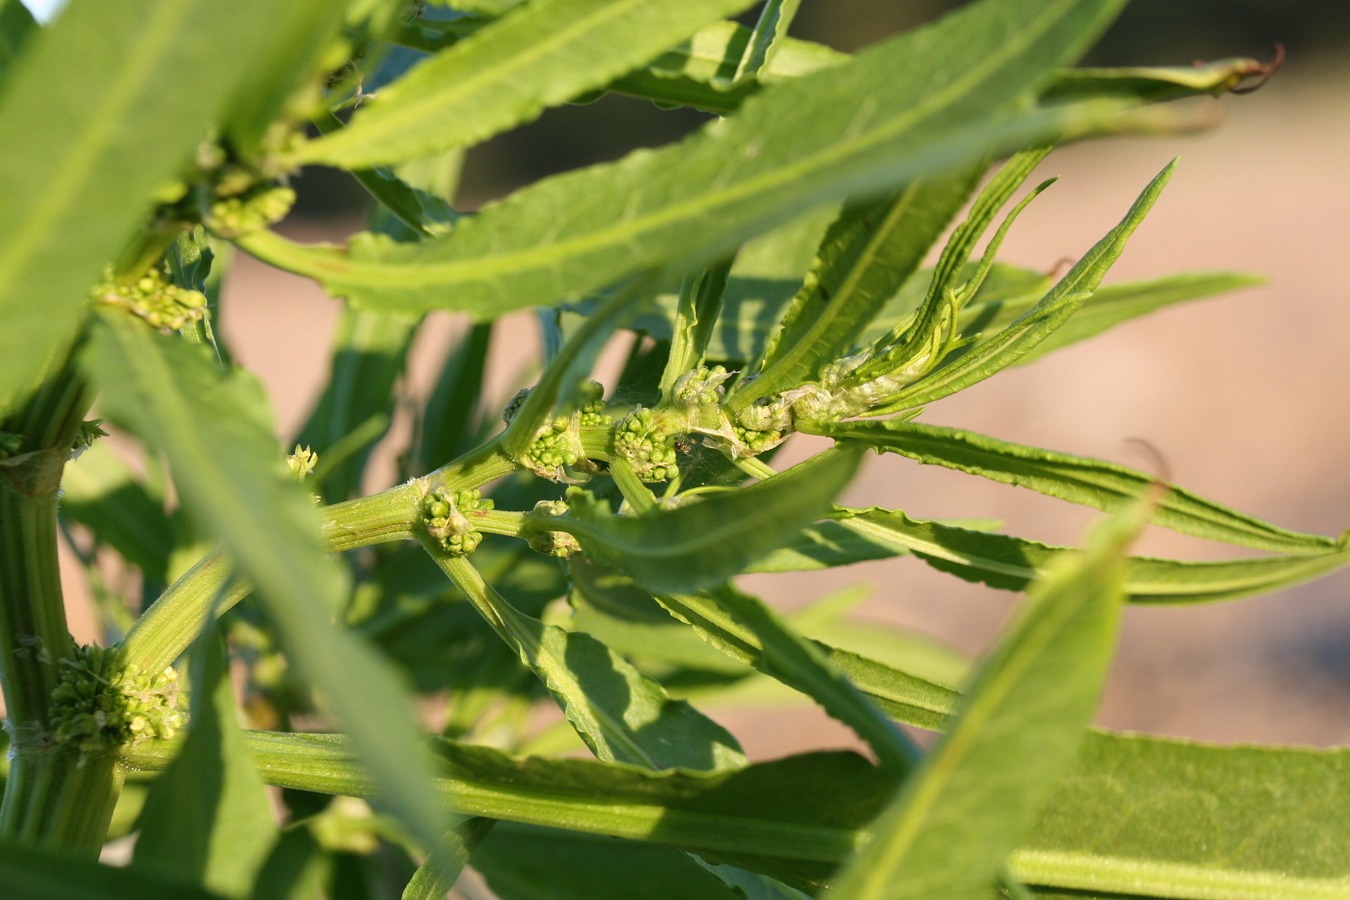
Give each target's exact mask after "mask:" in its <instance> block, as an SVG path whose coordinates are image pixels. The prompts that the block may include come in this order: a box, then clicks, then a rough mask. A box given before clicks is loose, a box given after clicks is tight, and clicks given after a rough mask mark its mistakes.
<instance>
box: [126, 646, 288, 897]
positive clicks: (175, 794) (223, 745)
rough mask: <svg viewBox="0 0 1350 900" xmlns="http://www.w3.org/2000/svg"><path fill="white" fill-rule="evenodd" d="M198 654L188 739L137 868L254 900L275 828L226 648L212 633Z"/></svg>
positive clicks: (153, 795) (151, 816) (156, 795)
mask: <svg viewBox="0 0 1350 900" xmlns="http://www.w3.org/2000/svg"><path fill="white" fill-rule="evenodd" d="M193 655H194V660H193V663H194V665H193V677H192V679H191V681H192V717H191V723H190V725H189V727H188V735H187V740H185V741H184V742H183V749H182V752H180V753H179V754H178V756H177V757H175V758H174V761H173V763H172V764H171V765H170V766H169V768H168V769H166V770H165V772H164V774H162V775H161V776H160V777H159V778H158V779H156V781H155V783H154V786H153V787H152V788H151V789H150V796H149V797H148V798H147V799H146V802H145V808H144V810H143V811H142V813H141V820H140V836H139V837H138V838H137V839H136V855H135V857H134V859H133V861H132V869H133V871H138V872H160V873H163V874H164V875H165V876H168V877H175V878H179V879H181V880H183V881H186V882H188V883H195V884H200V885H202V886H203V887H205V888H208V889H210V890H213V891H216V892H217V893H219V894H221V895H222V896H226V897H240V898H245V897H251V896H252V893H253V891H252V888H253V881H254V877H255V876H256V874H257V872H258V870H259V869H260V868H261V867H262V864H263V861H264V860H265V859H266V857H267V855H268V853H269V851H270V850H271V848H272V844H273V842H274V841H275V840H276V838H277V826H276V822H275V819H274V818H273V815H272V807H271V803H270V802H269V800H268V798H267V791H266V785H265V784H264V783H263V780H262V776H261V775H260V774H258V770H257V768H256V767H255V766H254V764H253V759H252V757H250V756H249V753H248V749H247V748H246V747H245V746H244V736H243V733H242V732H241V731H240V729H239V725H238V723H237V717H238V710H237V709H236V706H235V702H234V691H233V689H232V688H231V686H230V682H229V679H227V678H226V677H225V653H224V647H223V645H220V644H218V642H217V641H216V639H215V638H214V637H213V636H211V634H210V633H209V632H208V633H207V634H206V635H204V636H203V638H202V639H200V640H199V641H198V646H197V649H196V651H195V652H194V654H193Z"/></svg>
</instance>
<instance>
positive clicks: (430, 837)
mask: <svg viewBox="0 0 1350 900" xmlns="http://www.w3.org/2000/svg"><path fill="white" fill-rule="evenodd" d="M201 350H202V348H201V347H198V346H192V345H188V344H185V343H183V342H181V341H174V340H172V339H165V338H162V337H161V336H159V335H154V334H152V333H150V332H149V330H148V329H146V328H145V327H144V326H143V325H142V324H141V323H140V322H139V321H138V320H131V318H130V317H126V316H120V315H116V314H114V315H109V316H106V317H104V318H101V319H100V320H99V322H98V327H97V328H95V330H94V335H93V339H92V346H91V351H90V352H89V353H88V354H87V355H86V360H85V362H86V365H87V368H88V370H89V373H90V374H91V375H92V376H93V377H94V378H95V379H96V380H97V382H98V383H99V385H100V386H101V387H102V389H103V394H102V398H103V399H102V403H103V408H104V409H105V411H106V412H107V413H108V415H109V417H110V418H112V419H113V420H114V421H117V422H119V423H122V424H124V425H126V426H128V427H129V428H130V429H131V430H132V431H133V432H135V433H136V434H137V435H139V436H140V437H141V438H142V439H143V440H145V441H146V442H147V443H148V444H150V445H151V446H153V447H154V448H156V449H157V450H159V451H160V452H162V453H163V454H164V455H165V457H166V458H167V459H168V461H169V464H170V466H171V467H172V469H173V475H174V483H175V485H176V487H177V488H178V490H179V492H180V496H181V497H182V499H183V503H184V505H185V506H186V508H187V509H188V510H189V511H190V512H191V514H192V515H193V516H194V517H195V519H196V520H197V521H200V522H201V523H203V524H204V525H205V526H206V527H208V528H211V529H213V530H214V531H216V532H217V533H218V534H219V535H220V537H221V539H222V541H223V542H224V545H225V547H226V548H227V549H228V550H229V552H230V555H231V556H232V557H233V559H234V560H235V561H236V563H237V564H238V566H239V569H240V571H241V572H243V573H244V574H245V575H246V576H247V577H248V578H249V580H251V581H252V582H253V583H254V584H255V585H256V586H257V588H258V596H259V598H260V599H261V601H262V602H263V604H264V607H265V609H266V611H267V614H268V617H269V618H270V620H271V621H272V623H273V624H274V625H275V626H276V628H277V631H278V632H279V634H280V635H281V637H282V642H283V644H284V646H285V648H286V650H287V652H288V654H289V655H290V658H291V659H292V660H293V661H294V662H295V664H296V666H297V668H298V669H299V670H300V671H301V672H302V673H303V674H304V676H305V677H307V678H308V679H309V680H310V682H311V683H312V684H313V685H314V686H315V687H316V688H317V689H319V690H320V691H322V692H323V693H324V695H325V696H326V697H327V698H328V701H329V702H330V703H331V705H332V707H333V709H334V711H335V712H336V713H337V715H338V717H339V718H340V719H341V720H342V722H343V725H344V726H345V727H346V728H348V729H349V730H350V731H351V734H352V736H353V739H354V741H355V746H357V747H358V748H359V750H360V752H361V754H362V758H363V760H364V761H365V762H366V763H367V764H368V765H369V766H370V767H371V770H372V772H373V773H374V774H375V778H376V780H377V781H378V782H379V783H380V785H381V787H382V788H383V789H384V791H385V792H387V794H388V798H389V801H390V803H391V804H392V805H393V807H394V808H395V809H396V810H398V811H399V812H400V813H401V814H402V815H403V816H404V817H405V819H406V821H407V822H408V824H409V825H411V826H412V827H413V828H414V829H416V830H417V833H418V835H419V837H420V838H421V839H422V840H423V841H425V842H426V844H427V845H428V846H429V845H431V844H433V843H434V842H435V841H436V840H437V839H438V838H439V837H440V835H441V834H442V832H443V831H444V830H445V829H444V828H443V827H442V825H441V822H440V814H439V811H438V810H437V809H436V808H435V805H434V804H433V803H431V802H430V798H429V797H428V795H427V793H426V789H425V785H426V768H425V760H423V759H422V757H421V754H420V751H419V741H420V737H421V733H420V731H419V730H418V729H417V728H416V726H415V725H414V723H413V721H412V718H411V716H410V715H409V711H408V707H407V705H406V702H405V700H404V697H403V692H402V690H401V689H400V687H399V686H398V683H397V681H396V680H395V678H394V676H393V674H392V672H391V671H390V670H389V669H388V668H387V667H386V666H385V664H384V663H383V662H382V661H381V660H379V659H378V658H377V657H376V656H375V655H374V653H373V652H372V651H371V649H370V647H369V646H368V645H366V644H364V643H362V642H361V641H359V640H358V639H356V637H354V636H353V635H352V634H351V633H350V632H348V631H345V630H342V629H339V628H336V627H334V626H333V625H332V621H331V616H332V614H333V611H334V610H336V609H338V608H340V606H341V604H342V602H343V601H344V599H345V598H344V586H343V580H342V577H341V570H340V569H339V568H338V567H336V566H335V565H333V564H332V563H331V562H329V561H328V560H326V559H325V558H324V547H323V544H322V542H321V540H320V537H319V522H318V519H317V516H316V515H315V512H314V508H313V505H312V503H311V501H310V499H309V497H308V496H307V495H306V494H305V492H304V491H303V490H301V489H300V487H299V485H297V484H295V483H294V482H290V481H288V479H287V478H286V477H285V475H284V474H283V467H282V466H281V465H280V449H279V448H278V447H277V445H276V442H275V441H274V440H273V438H272V436H271V434H270V433H269V428H268V425H267V423H266V422H265V421H262V420H261V418H260V413H259V411H258V410H259V407H260V406H261V407H263V408H265V407H266V401H265V399H263V397H262V396H261V393H260V392H258V391H257V390H256V388H255V386H254V385H252V384H250V383H249V382H247V381H246V380H244V378H243V377H242V376H240V375H237V374H236V375H234V376H228V377H223V376H222V374H221V373H220V370H219V368H218V367H217V365H216V363H215V360H214V359H212V358H210V357H209V356H207V355H205V354H204V353H203V352H199V351H201ZM260 521H266V522H268V523H270V524H271V526H272V527H270V528H268V529H265V530H264V529H260V528H259V527H258V522H260Z"/></svg>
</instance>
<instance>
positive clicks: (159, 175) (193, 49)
mask: <svg viewBox="0 0 1350 900" xmlns="http://www.w3.org/2000/svg"><path fill="white" fill-rule="evenodd" d="M13 5H14V4H12V3H11V4H7V6H13ZM334 5H335V4H330V3H327V2H324V0H304V2H302V3H295V4H287V5H286V9H287V10H288V11H291V10H295V11H297V12H296V14H299V11H304V10H311V11H312V10H322V9H327V8H330V7H332V6H334ZM277 14H278V13H277V10H276V8H275V4H274V3H272V2H270V0H237V2H231V3H218V2H214V0H146V2H143V3H140V4H137V5H136V7H135V8H134V9H133V8H131V7H128V6H126V5H124V4H120V3H75V4H73V5H72V6H71V8H70V9H68V10H66V11H64V12H63V13H62V15H61V16H59V17H58V18H57V20H56V22H55V23H54V24H53V26H52V27H51V29H50V31H46V32H44V33H43V34H41V35H39V36H38V39H36V40H34V41H33V42H32V44H33V45H32V46H31V47H29V48H27V49H26V50H25V52H24V53H23V54H22V56H21V58H20V59H19V60H18V61H17V62H16V63H15V65H14V67H13V69H12V70H11V71H10V72H8V73H7V74H6V79H5V80H6V81H7V82H8V84H7V85H6V86H5V90H4V92H3V93H2V94H0V147H4V148H5V152H4V153H3V154H0V221H3V222H4V223H5V231H4V235H3V237H2V238H0V320H3V321H4V322H5V328H4V329H3V331H0V408H4V407H8V406H9V405H11V404H12V403H13V402H15V401H17V400H18V399H19V396H20V395H21V394H22V393H23V392H25V391H26V390H28V389H29V388H30V387H31V386H32V384H33V382H34V380H35V378H36V376H37V375H38V373H39V371H40V370H41V368H42V367H43V366H44V365H45V364H46V363H47V360H48V357H49V355H51V354H56V353H60V352H61V350H62V347H63V346H64V345H65V344H68V343H69V342H70V340H71V339H72V338H73V337H74V334H75V331H76V329H77V327H78V326H79V323H80V319H81V317H82V315H83V308H84V304H85V301H86V300H87V298H88V292H89V290H90V288H91V287H93V285H94V284H95V283H96V282H97V281H98V280H99V279H100V278H101V277H102V273H103V270H104V267H105V266H107V265H108V264H109V263H111V262H112V261H113V260H114V258H115V257H116V256H117V255H118V254H119V252H120V251H121V250H122V249H123V246H124V245H125V244H126V243H127V242H128V240H130V239H131V237H132V235H133V233H134V232H135V230H136V228H137V225H138V224H139V223H140V222H141V221H142V219H143V218H144V217H145V215H146V214H147V213H148V212H149V211H150V208H151V206H152V204H153V202H154V199H153V198H154V195H155V193H156V191H158V190H160V189H161V188H163V187H164V186H165V184H166V183H167V182H169V181H171V179H172V178H173V177H174V176H175V175H176V174H177V172H178V169H179V168H180V167H181V166H183V165H185V164H186V163H187V162H188V159H189V157H190V156H191V155H192V153H193V151H194V150H195V149H196V147H197V145H198V144H199V143H200V142H201V141H202V139H203V138H205V137H206V136H207V133H208V131H209V129H210V126H211V124H212V123H213V122H215V121H217V119H218V117H219V116H220V115H221V114H222V113H224V112H225V111H226V110H227V109H229V110H233V111H235V113H238V114H242V113H243V112H244V111H246V109H247V103H248V102H253V101H254V100H256V99H257V98H255V97H252V96H251V95H248V94H242V95H241V94H240V91H241V90H242V89H243V88H244V87H245V86H246V85H247V84H248V83H249V82H250V81H251V80H252V79H254V78H256V77H258V73H259V72H260V66H261V65H262V64H263V63H264V62H266V61H267V60H269V59H271V57H272V54H274V53H276V52H278V51H282V50H284V51H286V52H289V51H290V49H291V48H290V46H289V45H288V44H287V43H286V42H285V38H286V37H287V35H285V34H281V33H278V32H277V31H276V30H275V29H274V28H273V27H272V24H271V23H272V21H273V20H274V19H275V18H276V17H277ZM288 14H289V13H288ZM186 72H190V73H192V83H193V89H192V90H177V89H167V88H166V85H175V86H176V85H181V83H182V81H181V79H182V76H183V74H184V73H186Z"/></svg>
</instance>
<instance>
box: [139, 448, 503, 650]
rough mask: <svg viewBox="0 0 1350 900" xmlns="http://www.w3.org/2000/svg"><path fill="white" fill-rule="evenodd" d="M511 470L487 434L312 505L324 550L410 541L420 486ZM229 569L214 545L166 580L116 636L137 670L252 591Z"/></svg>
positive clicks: (482, 479)
mask: <svg viewBox="0 0 1350 900" xmlns="http://www.w3.org/2000/svg"><path fill="white" fill-rule="evenodd" d="M516 469H517V466H516V464H515V462H514V461H512V460H511V459H510V458H509V457H507V456H506V454H504V453H502V452H501V450H500V448H499V446H498V444H497V442H496V441H490V442H488V443H486V444H484V445H483V446H481V447H479V448H478V449H476V450H473V451H471V452H469V453H466V454H465V455H464V456H462V457H460V458H459V459H457V460H455V461H454V462H452V463H450V464H448V465H445V466H442V467H441V468H439V469H437V470H436V471H435V472H432V473H431V474H430V475H427V476H426V477H425V478H421V479H415V480H413V481H409V482H407V483H405V484H401V485H398V486H397V487H392V488H390V489H389V490H387V491H381V492H380V493H378V494H372V495H371V496H369V497H361V498H359V499H356V500H348V501H346V502H344V503H336V504H334V505H332V506H328V507H324V508H323V509H321V510H320V516H321V518H322V524H321V528H322V533H323V539H324V542H325V544H326V545H327V547H328V549H329V550H332V551H343V550H355V549H357V548H358V547H367V546H370V545H371V544H382V543H388V542H390V541H407V540H414V539H416V537H417V531H416V528H417V523H418V521H420V519H421V511H420V509H419V504H420V502H421V499H422V497H423V495H424V494H425V493H426V492H427V491H429V490H433V489H435V490H449V491H455V490H462V489H464V488H471V487H479V486H481V485H484V484H487V483H488V482H490V481H495V480H497V479H498V478H501V477H502V476H504V475H509V474H511V473H512V472H514V471H516ZM233 568H234V567H233V565H232V564H231V562H230V560H229V558H228V557H227V556H225V554H224V553H223V552H222V551H220V550H214V551H212V552H211V553H210V554H208V555H207V556H206V557H204V558H203V559H202V560H201V561H200V562H198V563H197V564H196V565H195V566H193V567H192V568H191V569H189V570H188V571H187V572H185V573H184V574H183V575H182V577H180V578H179V579H178V580H177V581H175V582H174V583H173V584H172V585H170V586H169V588H168V590H166V591H165V592H164V593H163V594H162V595H160V598H159V599H158V600H156V601H155V602H154V604H153V605H151V607H150V608H149V609H148V610H146V611H145V614H144V615H143V616H141V618H140V619H139V620H138V621H137V622H136V624H135V625H133V626H132V627H131V630H130V631H128V632H127V636H126V637H125V638H124V639H123V641H122V645H121V646H122V652H123V654H124V655H125V656H126V659H127V661H128V662H133V663H135V664H137V665H138V666H140V667H141V669H142V671H157V670H159V669H162V668H164V667H165V666H168V665H170V664H172V663H173V661H174V660H175V659H177V658H178V657H179V656H180V655H182V653H183V651H185V650H186V649H187V648H188V645H189V644H191V643H192V641H193V640H194V639H195V638H196V636H197V634H198V633H199V632H200V631H201V629H202V626H203V625H205V624H206V622H207V620H208V619H209V618H210V617H211V616H212V615H216V616H219V615H222V614H223V613H224V612H225V611H226V610H228V609H230V608H231V607H233V606H234V605H235V604H236V603H238V602H239V601H240V600H242V599H244V597H246V596H248V593H249V592H250V591H251V590H252V585H250V584H249V583H248V582H247V581H245V580H244V579H240V578H235V579H234V581H233V583H231V576H232V574H233Z"/></svg>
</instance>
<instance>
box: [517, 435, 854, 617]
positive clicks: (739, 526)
mask: <svg viewBox="0 0 1350 900" xmlns="http://www.w3.org/2000/svg"><path fill="white" fill-rule="evenodd" d="M859 457H860V454H859V453H857V452H854V451H851V450H850V451H846V452H842V453H834V452H827V453H824V454H820V455H818V456H816V457H815V458H813V459H811V460H808V461H807V462H804V463H800V464H798V465H796V466H793V467H792V468H791V469H788V470H786V471H785V472H782V473H780V474H778V475H775V476H773V477H772V478H766V479H765V480H764V481H762V482H760V483H759V484H756V485H752V486H751V487H748V488H744V489H741V490H736V491H730V492H726V493H717V494H711V495H708V496H704V497H699V498H697V499H694V500H691V501H690V502H688V503H684V504H681V505H679V506H676V507H675V508H673V509H668V508H665V507H660V508H657V509H655V510H653V511H652V512H650V513H647V514H646V515H640V516H615V515H613V514H612V513H610V512H609V510H608V509H607V508H605V507H603V506H602V505H601V504H599V503H597V502H596V501H595V500H594V499H593V498H591V497H590V495H589V494H586V493H584V492H571V493H569V495H568V496H569V498H570V500H571V503H572V514H571V515H568V516H566V517H562V518H553V517H535V518H533V519H531V520H528V521H533V522H534V524H535V525H536V526H538V527H539V528H541V529H546V530H550V531H566V532H568V533H569V534H572V535H574V536H575V537H576V538H577V540H579V541H580V542H581V545H582V546H583V547H584V548H586V550H587V552H588V553H590V554H591V555H592V556H593V557H595V558H596V559H599V560H602V561H606V562H611V563H613V564H615V565H616V566H618V567H620V568H622V569H623V570H624V571H626V572H627V573H628V574H629V575H631V576H632V577H633V580H634V581H636V582H638V584H641V585H642V586H643V587H645V588H648V589H649V590H652V591H655V592H658V593H660V592H669V591H695V590H699V589H701V588H704V587H711V586H713V585H717V584H720V583H722V582H723V581H725V580H726V579H728V578H730V577H731V576H733V575H736V574H739V573H740V572H741V571H743V570H744V569H745V568H746V567H747V566H748V565H749V564H750V563H752V562H754V561H755V560H757V559H759V558H760V557H762V556H764V555H766V554H767V553H768V552H769V551H771V550H774V549H776V548H778V547H780V546H782V545H783V544H785V543H787V542H788V541H790V540H791V539H792V538H793V536H794V535H796V534H797V532H798V531H799V530H800V529H801V528H803V527H805V526H806V525H808V524H810V523H811V522H812V521H814V520H815V519H816V518H818V517H819V516H820V515H821V514H822V513H823V512H824V511H825V510H826V509H828V508H829V505H830V502H831V501H832V500H833V499H834V497H835V495H836V494H838V493H839V491H841V490H843V488H844V486H845V485H846V484H848V482H849V480H850V479H851V478H852V477H853V473H854V471H855V470H856V469H857V466H858V461H859Z"/></svg>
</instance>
